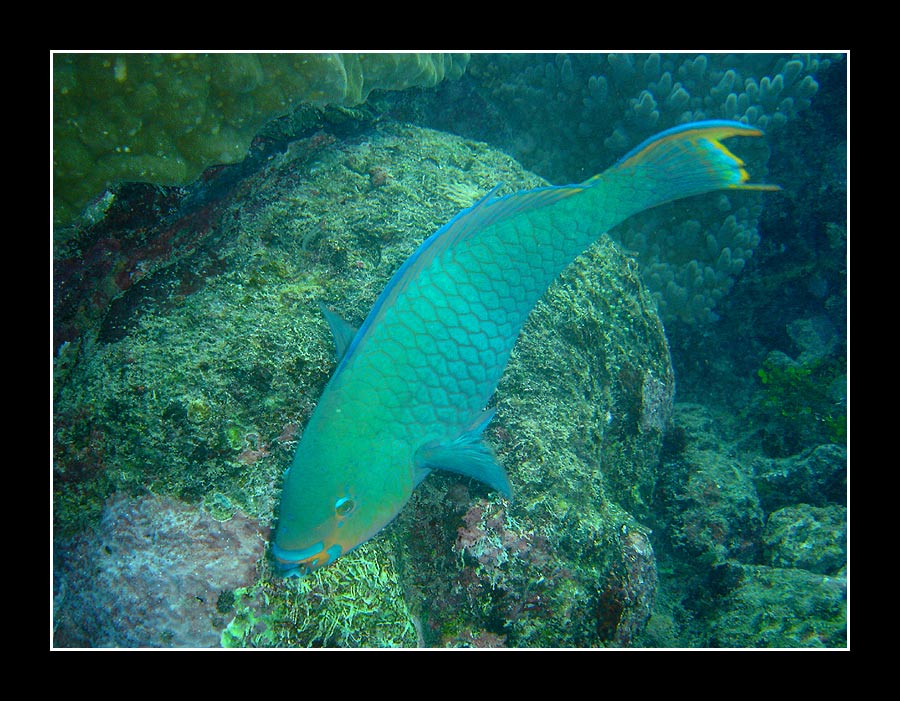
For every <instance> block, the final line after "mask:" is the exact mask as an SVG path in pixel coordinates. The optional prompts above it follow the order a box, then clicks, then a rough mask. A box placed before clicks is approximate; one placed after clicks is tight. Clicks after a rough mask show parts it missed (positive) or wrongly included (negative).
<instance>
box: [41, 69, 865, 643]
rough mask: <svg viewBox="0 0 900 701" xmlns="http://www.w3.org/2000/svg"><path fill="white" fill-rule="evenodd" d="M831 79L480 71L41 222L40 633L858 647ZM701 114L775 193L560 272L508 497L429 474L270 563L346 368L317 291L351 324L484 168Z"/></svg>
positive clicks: (739, 200) (526, 378)
mask: <svg viewBox="0 0 900 701" xmlns="http://www.w3.org/2000/svg"><path fill="white" fill-rule="evenodd" d="M123 65H124V64H123V63H122V62H119V61H112V62H111V67H110V71H112V75H113V76H114V79H115V80H116V81H117V82H119V83H123V82H126V83H127V79H126V78H123V76H124V75H125V69H124V68H123ZM67 68H70V67H67ZM847 70H848V66H847V59H846V57H842V56H827V57H826V56H808V55H802V56H800V55H798V56H789V55H767V54H746V55H739V54H738V55H724V54H711V55H693V54H671V55H669V54H663V55H657V54H647V55H631V56H627V55H626V56H618V55H600V54H596V55H594V54H571V55H564V56H562V55H561V56H557V55H553V54H546V55H545V54H540V55H527V54H518V55H506V54H491V55H473V56H472V57H470V59H469V61H468V63H467V65H466V67H465V72H464V73H463V74H462V75H461V76H458V77H456V78H453V79H445V80H443V81H440V82H438V84H437V85H434V86H427V85H426V86H422V87H407V86H405V85H404V86H398V88H399V87H405V88H406V89H396V90H380V91H375V92H372V93H371V94H369V95H368V97H367V98H366V99H365V101H364V102H361V103H359V104H351V105H347V106H338V105H335V104H331V105H312V104H305V103H304V104H300V105H299V106H298V107H296V109H295V110H294V111H292V112H291V114H290V115H288V116H284V117H281V118H278V119H274V120H271V121H268V122H267V123H266V124H265V125H264V126H262V127H261V128H260V130H259V132H258V133H257V134H256V136H255V138H254V139H253V141H252V142H251V143H250V145H249V152H248V154H247V156H246V157H245V158H241V159H239V160H237V161H236V162H232V161H231V160H229V161H227V162H228V163H230V165H215V158H216V157H221V156H220V155H218V152H215V153H213V155H212V156H211V158H213V162H211V163H210V166H209V167H208V168H207V169H206V170H205V171H204V172H203V175H202V176H201V177H200V178H198V179H196V180H192V181H190V182H186V183H183V184H180V185H167V184H163V183H159V182H154V181H153V178H152V169H149V170H148V172H151V176H149V177H148V178H147V179H148V180H149V181H150V182H130V183H120V184H116V185H113V186H110V188H109V189H108V190H107V191H106V192H105V193H103V192H97V193H96V197H95V199H94V200H92V202H91V204H90V205H89V206H88V208H87V209H86V210H85V212H84V213H83V214H82V216H80V217H78V218H75V219H73V220H72V221H70V222H68V223H66V224H64V225H58V226H57V227H56V230H55V231H54V260H53V264H54V279H53V290H54V305H53V320H52V321H53V331H54V339H53V347H54V348H55V349H56V351H55V357H54V373H53V412H52V428H53V435H54V443H53V454H52V477H53V502H52V506H53V526H54V528H53V542H52V546H53V608H52V617H53V618H52V625H53V636H52V640H51V645H52V646H55V647H62V648H70V647H219V646H225V647H288V646H293V647H370V648H378V647H408V648H413V647H432V648H447V647H541V648H594V647H626V646H628V647H641V648H711V647H738V648H746V647H765V648H801V647H802V648H809V647H825V648H842V647H846V646H847V645H848V632H847V628H848V615H847V582H848V560H847V555H848V539H847V532H848V527H847V512H848V509H847V507H848V503H847V477H848V474H849V464H848V434H849V432H848V421H847V407H848V382H847V363H846V359H847V353H848V347H847V341H848V317H847V293H848V286H847V266H848V239H847V229H846V224H847V212H846V204H847V183H846V168H847V142H846V138H847V129H846V115H847V102H846V99H847V85H846V78H847ZM76 73H77V71H76ZM133 73H134V71H133V70H132V74H133ZM244 79H246V76H244ZM67 80H69V81H70V82H69V83H66V84H67V85H69V84H75V83H76V82H77V75H75V77H70V78H67ZM160 80H164V78H162V79H160ZM173 80H174V78H173ZM60 82H62V79H60ZM241 84H242V83H241ZM227 85H239V83H238V82H237V79H236V78H234V77H233V76H232V80H231V82H228V83H227ZM153 90H154V91H155V92H156V93H159V94H164V93H165V85H163V84H159V85H154V86H153ZM138 92H140V91H138ZM147 92H149V89H147V88H145V89H144V93H147ZM144 93H141V94H144ZM242 94H245V95H246V94H247V93H246V91H245V92H244V93H242ZM59 99H62V98H59ZM196 99H197V100H199V99H200V97H199V96H198V97H197V98H196ZM199 112H200V110H198V113H199ZM150 119H152V115H151V116H149V117H148V116H143V120H144V122H147V121H148V120H150ZM699 119H736V120H740V121H743V122H744V123H748V124H751V125H755V126H758V127H759V128H761V129H762V130H763V131H764V132H765V135H764V137H762V138H758V139H753V140H752V141H754V142H756V143H736V142H738V141H744V140H741V139H732V140H729V141H728V142H727V146H728V147H729V148H733V149H734V151H735V153H736V154H738V155H739V156H740V157H741V158H742V159H744V160H745V161H746V163H747V169H748V171H749V172H750V173H751V176H752V178H753V181H755V182H768V183H777V184H778V185H780V187H781V190H780V191H778V192H741V191H735V192H731V191H729V192H727V193H723V192H718V193H711V194H707V195H702V196H699V197H695V198H690V199H688V200H684V201H680V202H675V203H670V204H667V205H663V206H661V207H657V208H654V209H652V210H649V211H647V212H643V213H641V214H638V215H636V216H635V217H633V218H631V219H629V220H628V221H626V222H624V223H623V224H621V225H620V226H617V227H615V228H614V229H613V230H612V231H610V232H609V235H608V236H603V237H601V238H600V240H599V241H598V242H597V244H596V245H595V246H593V247H592V248H590V249H589V250H588V251H586V252H585V254H584V255H582V256H580V257H579V258H578V259H577V260H576V262H575V263H573V265H572V266H570V267H569V268H568V269H567V270H566V271H565V272H564V273H563V275H562V276H561V277H560V279H559V280H558V281H557V282H556V283H555V284H554V285H553V286H552V287H551V289H550V290H549V291H548V293H547V295H546V296H545V297H544V299H542V301H541V302H540V303H539V304H538V305H537V306H536V307H535V309H534V311H533V312H532V314H531V315H530V317H529V320H528V322H527V323H526V325H525V327H524V328H523V331H522V333H521V335H520V337H519V340H518V342H517V345H516V347H515V349H514V351H513V355H512V357H511V359H510V362H509V365H508V366H507V368H506V371H505V372H504V375H503V377H502V379H501V381H500V384H499V386H498V389H497V392H496V393H495V395H494V397H493V398H492V400H491V402H490V404H489V408H492V409H495V410H496V414H495V416H494V418H493V420H492V421H491V423H490V424H489V425H488V427H487V429H486V430H485V436H486V440H487V442H488V443H489V445H490V447H491V449H492V450H493V451H494V453H495V454H496V456H497V458H498V461H499V462H500V464H501V465H502V466H503V467H504V468H505V470H506V472H507V474H508V475H509V479H510V482H511V483H512V487H513V492H514V495H515V498H514V499H513V500H511V501H510V500H508V499H506V498H504V497H503V496H502V495H500V494H498V493H497V492H495V491H493V490H492V489H491V488H490V487H488V486H486V485H485V484H482V483H480V482H478V481H475V480H471V479H469V478H466V477H463V476H460V475H458V474H453V473H449V472H437V471H436V472H434V473H432V474H431V475H429V476H428V478H427V479H426V480H425V481H424V482H423V483H422V484H421V485H420V486H419V487H418V488H417V489H416V491H415V492H414V494H413V497H412V499H411V500H410V502H409V503H408V504H407V505H406V506H405V507H404V508H403V509H402V511H401V512H400V514H399V516H398V517H397V519H396V520H395V521H394V522H393V523H391V524H390V525H389V526H388V527H387V528H385V529H384V530H382V531H381V532H380V533H379V534H377V535H376V536H375V537H374V538H372V539H371V540H368V541H367V542H365V543H363V544H362V545H361V546H360V547H358V548H356V549H355V550H353V551H351V552H350V553H347V554H345V555H343V556H342V557H340V558H339V559H338V560H337V561H336V562H335V563H334V564H331V565H329V566H327V567H324V568H321V569H317V570H315V571H313V572H312V573H310V574H308V575H306V576H305V577H302V578H283V577H282V576H281V575H280V574H279V572H278V569H277V567H276V566H275V563H274V561H273V559H272V557H271V554H270V553H269V543H270V542H271V541H272V540H273V538H274V536H273V534H272V530H271V529H273V528H274V527H275V526H276V524H277V519H278V507H279V500H280V497H281V489H282V482H283V473H284V471H285V469H286V468H287V467H288V466H289V465H290V464H291V460H292V457H293V453H294V450H295V448H296V446H297V443H298V441H299V438H300V436H301V435H302V434H303V430H304V428H305V426H306V423H307V421H308V420H309V418H310V416H311V415H312V412H313V410H314V408H315V407H316V405H317V402H318V401H319V399H320V397H321V395H322V391H323V389H324V387H325V385H326V383H327V381H328V379H329V377H330V375H331V373H332V371H333V370H334V368H335V365H336V362H335V349H334V346H333V344H332V340H331V334H330V332H329V329H328V326H327V324H326V323H325V321H324V319H323V318H322V315H321V313H320V311H319V306H318V304H319V302H324V303H326V304H327V305H328V306H329V307H330V308H331V309H333V310H334V311H335V312H337V313H339V314H340V315H341V316H342V317H343V318H345V319H347V320H348V321H349V322H350V323H352V324H353V325H354V326H355V325H358V324H359V323H360V322H361V321H362V320H363V319H364V318H365V316H366V314H367V313H368V311H369V309H370V308H371V307H372V304H373V303H374V301H375V299H376V298H377V296H378V295H379V293H380V292H381V290H382V289H383V288H384V286H385V284H386V283H387V282H388V280H389V279H390V277H391V275H392V274H393V273H394V271H396V270H397V269H398V268H399V267H400V266H401V264H402V263H403V262H404V261H405V260H406V259H407V258H408V257H409V256H410V254H412V253H413V252H414V251H415V250H416V247H417V246H418V244H419V243H421V241H422V240H424V239H425V238H426V237H428V236H429V235H431V234H432V233H433V232H435V231H436V230H438V229H439V228H440V227H441V226H442V225H443V224H445V223H446V222H447V221H449V220H450V219H451V218H452V217H454V216H455V215H456V214H457V213H458V212H459V211H460V210H461V209H463V208H465V207H468V206H470V205H471V204H473V203H474V202H475V201H477V200H478V199H479V198H481V197H482V196H484V194H485V193H487V192H488V191H489V190H491V188H493V187H494V186H495V185H497V184H498V183H502V188H503V189H502V190H501V194H505V193H510V192H516V191H521V190H528V189H532V188H535V187H540V186H542V185H545V184H547V183H552V184H568V183H577V182H582V181H584V180H586V179H587V178H589V177H591V176H593V175H595V174H597V173H599V172H602V171H603V170H605V169H606V168H608V167H610V166H611V165H612V164H613V163H615V162H616V160H617V159H618V158H620V157H621V156H623V155H624V154H625V153H627V152H628V151H629V150H630V149H631V148H633V147H634V146H636V145H637V144H639V143H640V142H642V141H643V140H644V139H646V138H648V137H650V136H652V135H654V134H656V133H658V132H660V131H662V130H664V129H668V128H670V127H673V126H676V125H678V124H683V123H685V122H688V121H696V120H699ZM121 121H122V123H127V124H128V125H129V129H131V130H134V129H135V128H136V127H135V126H134V125H135V124H136V123H137V122H135V121H134V120H125V119H124V118H123V119H122V120H121ZM54 146H55V147H57V146H58V145H57V144H54Z"/></svg>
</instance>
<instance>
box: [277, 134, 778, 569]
mask: <svg viewBox="0 0 900 701" xmlns="http://www.w3.org/2000/svg"><path fill="white" fill-rule="evenodd" d="M760 134H761V132H759V131H758V130H756V129H753V128H751V127H747V126H745V125H742V124H739V123H736V122H724V121H716V122H697V123H692V124H687V125H683V126H680V127H676V128H674V129H670V130H668V131H666V132H663V133H662V134H660V135H658V136H656V137H654V138H652V139H648V140H647V141H646V142H644V143H643V144H641V145H640V146H638V147H637V148H635V149H634V150H632V151H631V152H629V153H628V154H627V155H626V156H625V157H623V159H622V160H620V161H619V162H618V163H617V164H616V165H615V166H613V167H612V168H610V169H609V170H607V171H605V172H604V173H602V174H600V175H597V176H594V177H593V178H591V179H590V180H588V181H586V182H584V183H581V184H579V185H569V186H562V187H546V188H539V189H537V190H530V191H527V192H519V193H514V194H512V195H507V196H505V197H499V198H498V197H495V196H494V195H495V192H496V189H495V190H494V191H492V192H490V193H488V195H486V196H485V197H484V198H483V199H482V200H480V201H479V202H478V203H476V204H475V205H473V206H472V207H470V208H468V209H466V210H464V211H462V212H461V213H460V214H458V215H457V216H456V217H454V218H453V219H452V220H451V221H450V222H448V223H447V224H446V225H445V226H443V227H442V228H441V229H440V230H438V231H437V232H436V233H434V234H433V235H432V236H430V237H429V238H428V239H427V240H426V241H424V242H423V243H422V245H421V246H419V248H418V249H417V250H416V251H415V252H414V253H413V255H412V256H410V258H409V259H408V260H407V261H406V262H405V263H404V264H403V265H402V266H401V267H400V269H399V270H398V271H397V272H396V273H395V274H394V276H393V277H392V278H391V280H390V282H389V283H388V285H387V286H386V287H385V289H384V291H383V292H382V293H381V295H380V296H379V298H378V300H377V301H376V302H375V305H374V306H373V308H372V310H371V312H370V313H369V315H368V316H367V317H366V320H365V322H364V323H363V325H362V326H361V327H360V329H359V330H358V331H356V330H353V329H351V328H350V327H349V325H348V324H346V323H345V322H343V321H341V320H340V319H339V318H337V317H336V316H335V315H334V314H333V313H331V312H330V311H328V310H323V311H324V312H325V314H326V318H327V319H328V321H329V324H330V325H331V327H332V331H333V332H334V336H335V340H336V344H337V346H338V355H339V357H340V361H339V363H338V366H337V368H336V370H335V372H334V375H333V376H332V378H331V380H330V381H329V383H328V385H327V387H326V388H325V391H324V392H323V394H322V397H321V399H320V400H319V403H318V405H317V407H316V410H315V411H314V412H313V415H312V416H311V417H310V420H309V423H308V424H307V426H306V429H305V430H304V433H303V437H302V439H301V441H300V443H299V445H298V447H297V452H296V454H295V456H294V462H293V463H292V465H291V467H290V469H289V470H288V472H287V474H286V476H285V481H284V487H283V493H282V501H281V508H280V513H279V523H278V527H277V529H276V535H275V543H274V545H273V547H272V551H273V554H274V557H275V560H276V562H277V564H278V565H279V567H280V569H281V570H282V572H283V573H284V574H286V575H302V574H304V573H306V572H309V571H311V570H313V569H315V568H317V567H322V566H323V565H326V564H329V563H331V562H333V561H334V560H335V559H336V558H337V557H339V556H340V555H342V554H344V553H346V552H348V551H349V550H351V549H352V548H354V547H356V546H357V545H359V544H360V543H363V542H365V541H366V540H368V539H369V538H371V537H372V536H373V535H375V534H376V533H378V531H380V530H381V529H382V528H383V527H384V526H385V525H387V524H388V523H389V522H390V521H391V520H392V519H393V518H394V517H395V516H396V515H397V514H398V513H399V512H400V510H401V509H402V508H403V506H404V505H405V504H406V502H407V501H408V500H409V497H410V496H411V494H412V492H413V490H414V489H415V487H416V486H417V485H418V484H419V483H420V482H421V481H422V480H423V479H424V478H425V477H426V476H427V475H428V473H429V472H431V471H432V470H434V469H444V470H449V471H452V472H456V473H459V474H463V475H467V476H469V477H473V478H476V479H479V480H482V481H484V482H485V483H487V484H489V485H490V486H491V487H493V488H495V489H497V490H498V491H500V492H501V493H503V494H504V495H506V496H507V497H511V496H512V487H511V485H510V483H509V480H508V478H507V476H506V473H505V471H504V470H503V468H502V467H501V466H500V465H499V464H498V462H497V461H496V459H495V458H494V456H493V453H492V452H491V450H490V449H489V448H488V447H487V446H486V445H485V443H484V442H483V441H482V432H483V430H484V428H485V427H486V426H487V424H488V423H489V422H490V420H491V418H492V416H493V411H492V410H491V411H486V410H485V406H486V405H487V404H488V401H489V400H490V398H491V395H492V394H493V392H494V390H495V389H496V387H497V384H498V382H499V380H500V377H501V375H502V373H503V369H504V368H505V367H506V363H507V361H508V359H509V355H510V353H511V351H512V348H513V346H514V344H515V341H516V338H517V336H518V334H519V331H520V330H521V328H522V325H523V324H524V323H525V320H526V319H527V318H528V315H529V313H530V312H531V310H532V309H533V308H534V305H535V304H536V303H537V301H538V300H539V299H540V298H541V297H542V296H543V294H544V293H545V292H546V290H547V288H548V287H549V285H550V284H551V283H552V282H553V280H555V279H556V277H557V276H558V275H559V274H560V272H561V271H562V270H563V269H564V268H565V267H566V266H568V265H569V264H570V263H571V262H572V260H574V258H575V257H576V256H578V255H579V254H580V253H582V252H583V251H584V250H585V249H586V248H587V247H588V246H589V245H590V244H591V243H593V241H595V240H596V239H597V237H598V236H599V235H601V234H602V233H603V232H605V231H607V230H608V229H610V228H612V227H613V226H615V225H616V224H618V223H619V222H621V221H622V220H623V219H625V218H627V217H629V216H631V215H632V214H634V213H636V212H639V211H641V210H643V209H647V208H648V207H653V206H656V205H658V204H661V203H663V202H667V201H670V200H673V199H678V198H681V197H687V196H689V195H694V194H699V193H703V192H709V191H712V190H717V189H721V188H737V189H762V190H771V189H777V188H775V186H771V185H757V184H749V183H748V182H747V180H748V175H747V173H746V171H745V170H744V169H743V163H742V162H741V161H740V159H738V158H737V157H736V156H734V155H733V154H732V153H731V152H729V151H728V150H727V149H726V148H725V146H724V145H723V144H722V143H721V140H722V139H725V138H728V137H731V136H759V135H760Z"/></svg>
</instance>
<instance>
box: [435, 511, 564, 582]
mask: <svg viewBox="0 0 900 701" xmlns="http://www.w3.org/2000/svg"><path fill="white" fill-rule="evenodd" d="M462 520H463V523H465V524H466V525H465V526H461V527H460V528H458V529H457V531H456V534H457V535H456V542H455V543H454V544H453V549H454V550H455V551H456V552H458V553H465V554H467V555H469V556H471V557H472V558H474V559H475V560H476V561H477V562H478V563H479V564H480V565H482V566H483V567H484V568H485V569H486V570H487V571H489V572H493V571H494V570H496V569H497V568H499V567H501V566H502V565H503V564H504V563H505V562H507V561H508V560H509V559H510V557H516V556H518V557H525V558H527V559H528V560H529V561H530V562H532V563H533V564H538V565H542V564H545V562H546V560H547V559H548V558H547V545H546V542H545V541H546V539H545V538H544V537H543V536H538V535H534V534H531V533H528V532H520V531H518V530H514V529H512V528H510V527H509V524H508V523H507V515H506V509H505V508H503V507H502V506H500V505H499V504H494V503H491V502H488V501H486V500H484V499H479V500H477V501H476V502H475V503H474V504H473V505H472V506H471V507H470V508H469V510H468V511H466V513H465V514H463V517H462Z"/></svg>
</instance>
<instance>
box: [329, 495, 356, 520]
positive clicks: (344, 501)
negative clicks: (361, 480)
mask: <svg viewBox="0 0 900 701" xmlns="http://www.w3.org/2000/svg"><path fill="white" fill-rule="evenodd" d="M355 508H356V502H355V501H353V499H351V498H350V497H341V498H340V499H338V500H337V501H336V502H334V511H335V513H337V515H338V516H349V515H350V514H351V513H353V509H355Z"/></svg>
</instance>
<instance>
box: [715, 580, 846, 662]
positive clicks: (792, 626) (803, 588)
mask: <svg viewBox="0 0 900 701" xmlns="http://www.w3.org/2000/svg"><path fill="white" fill-rule="evenodd" d="M718 575H719V578H720V579H721V580H722V581H721V586H722V588H723V590H724V591H725V592H727V593H724V594H723V597H722V600H721V602H720V606H719V608H718V609H717V612H716V615H715V617H714V620H713V622H712V626H711V633H710V635H711V640H710V645H711V646H713V647H768V648H772V647H792V648H793V647H841V646H844V645H846V644H847V579H846V577H844V576H842V575H841V576H837V577H829V576H827V575H821V574H814V573H812V572H807V571H806V570H798V569H782V568H778V567H763V566H761V565H753V566H750V565H733V564H729V565H725V566H723V567H722V568H721V571H720V572H719V573H718Z"/></svg>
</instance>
